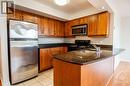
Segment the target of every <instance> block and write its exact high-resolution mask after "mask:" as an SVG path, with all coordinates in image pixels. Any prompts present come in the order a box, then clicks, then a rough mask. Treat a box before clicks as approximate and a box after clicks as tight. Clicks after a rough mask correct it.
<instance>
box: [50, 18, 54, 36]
mask: <svg viewBox="0 0 130 86" xmlns="http://www.w3.org/2000/svg"><path fill="white" fill-rule="evenodd" d="M48 31H49V34H48V35H49V36H55V20H53V19H50V18H49V19H48Z"/></svg>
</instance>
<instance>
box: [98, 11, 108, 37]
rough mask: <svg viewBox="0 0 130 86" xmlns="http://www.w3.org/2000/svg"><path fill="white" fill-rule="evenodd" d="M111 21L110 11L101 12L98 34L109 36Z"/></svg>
mask: <svg viewBox="0 0 130 86" xmlns="http://www.w3.org/2000/svg"><path fill="white" fill-rule="evenodd" d="M109 23H110V14H109V13H108V12H105V13H100V14H99V15H98V27H97V28H98V29H97V35H99V36H108V34H109V28H110V25H109Z"/></svg>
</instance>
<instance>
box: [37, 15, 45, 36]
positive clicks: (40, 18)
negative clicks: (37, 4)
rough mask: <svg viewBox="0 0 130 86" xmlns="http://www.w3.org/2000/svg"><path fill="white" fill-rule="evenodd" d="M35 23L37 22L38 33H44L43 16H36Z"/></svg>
mask: <svg viewBox="0 0 130 86" xmlns="http://www.w3.org/2000/svg"><path fill="white" fill-rule="evenodd" d="M37 18H38V19H37V24H38V35H44V29H43V22H42V20H43V17H42V16H38V17H37Z"/></svg>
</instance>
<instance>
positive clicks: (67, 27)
mask: <svg viewBox="0 0 130 86" xmlns="http://www.w3.org/2000/svg"><path fill="white" fill-rule="evenodd" d="M65 37H72V22H71V21H68V22H66V23H65Z"/></svg>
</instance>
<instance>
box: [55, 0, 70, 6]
mask: <svg viewBox="0 0 130 86" xmlns="http://www.w3.org/2000/svg"><path fill="white" fill-rule="evenodd" d="M54 2H55V3H56V4H57V5H59V6H64V5H66V4H68V3H69V2H70V0H54Z"/></svg>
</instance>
